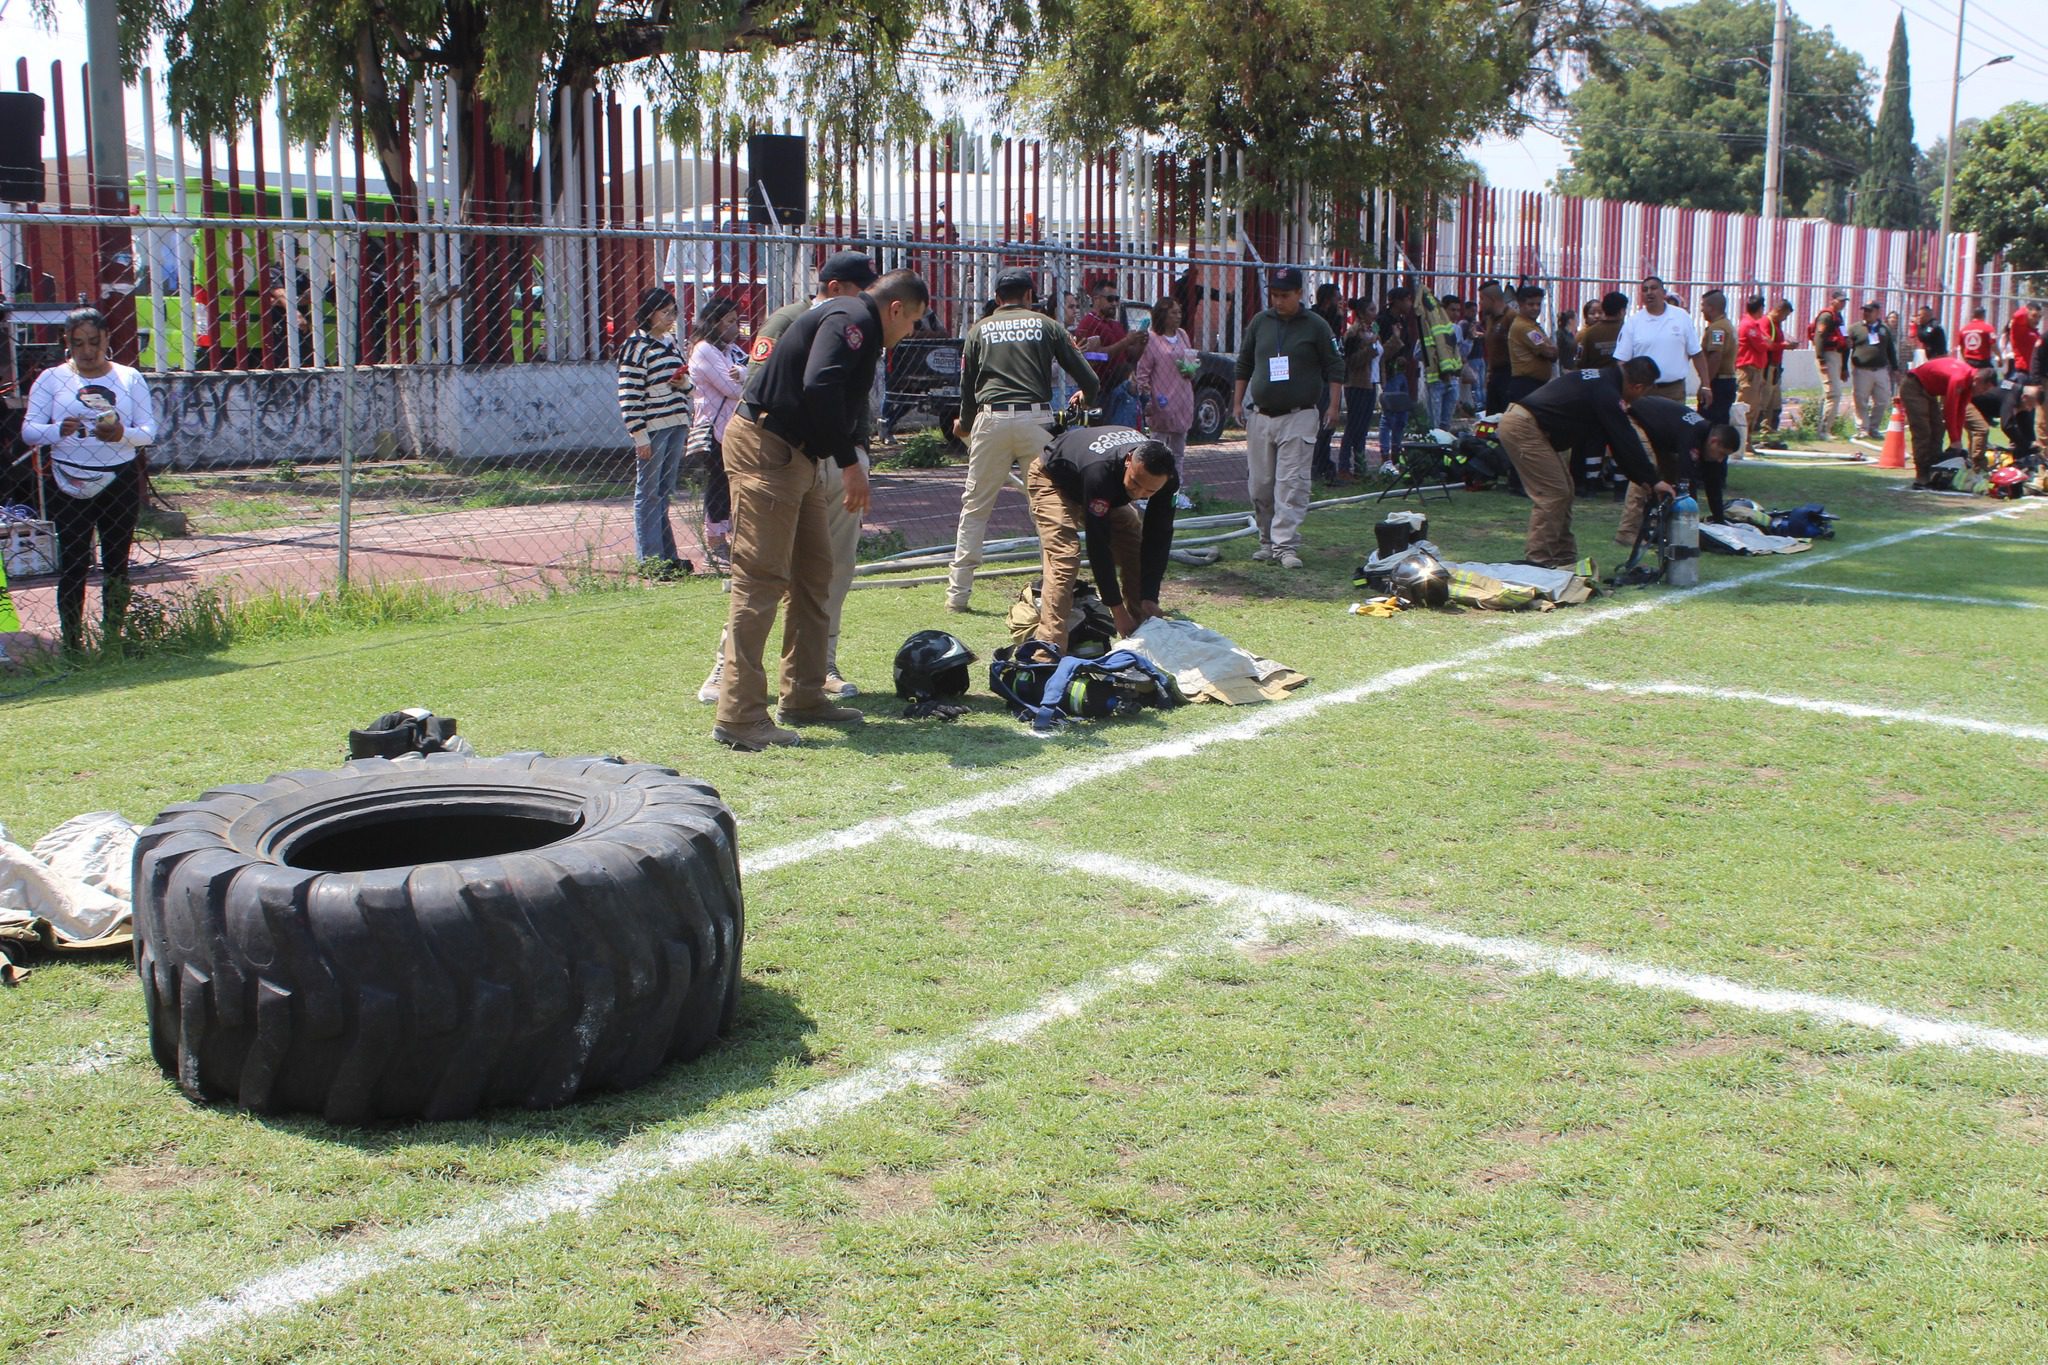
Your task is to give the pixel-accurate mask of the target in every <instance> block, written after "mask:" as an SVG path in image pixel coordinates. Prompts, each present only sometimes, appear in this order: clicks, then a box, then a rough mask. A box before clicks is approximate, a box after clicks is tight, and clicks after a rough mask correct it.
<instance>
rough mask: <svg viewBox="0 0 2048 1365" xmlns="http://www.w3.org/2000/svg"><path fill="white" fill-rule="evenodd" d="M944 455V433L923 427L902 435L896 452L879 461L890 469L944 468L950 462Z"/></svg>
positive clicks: (934, 428) (935, 428) (945, 452)
mask: <svg viewBox="0 0 2048 1365" xmlns="http://www.w3.org/2000/svg"><path fill="white" fill-rule="evenodd" d="M946 455H947V443H946V436H945V433H944V432H942V431H940V430H939V429H938V428H937V427H925V428H923V429H922V430H919V431H913V432H912V433H910V435H908V436H906V437H904V438H903V444H902V445H900V446H898V447H897V448H896V453H895V454H894V455H892V456H890V457H888V458H887V459H885V460H883V461H881V462H880V463H881V464H882V465H884V466H885V467H887V468H891V469H944V468H945V467H946V465H947V464H948V463H950V461H949V460H948V459H947V458H946Z"/></svg>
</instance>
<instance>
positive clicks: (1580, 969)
mask: <svg viewBox="0 0 2048 1365" xmlns="http://www.w3.org/2000/svg"><path fill="white" fill-rule="evenodd" d="M912 837H914V838H916V839H919V840H921V841H923V842H924V843H927V844H929V845H931V846H932V847H934V848H944V849H951V850H955V851H958V852H963V853H972V854H977V855H980V856H983V857H1003V858H1013V859H1016V860H1019V861H1022V862H1027V863H1035V864H1037V865H1039V866H1041V867H1045V868H1050V869H1055V870H1059V871H1066V872H1076V873H1080V874H1082V875H1085V876H1089V877H1097V878H1112V879H1115V880H1117V881H1124V882H1130V883H1133V884H1135V885H1138V886H1143V887H1145V888H1147V889H1149V890H1153V891H1160V892H1165V893H1168V894H1178V895H1184V896H1200V897H1202V898H1203V899H1205V900H1208V901H1211V902H1213V903H1214V904H1216V905H1218V906H1221V907H1224V908H1225V909H1228V910H1231V911H1233V912H1236V913H1239V914H1244V915H1249V916H1251V917H1253V920H1254V922H1257V923H1262V924H1264V925H1266V926H1268V928H1269V930H1270V928H1271V927H1273V926H1279V925H1285V924H1290V923H1293V924H1301V923H1308V924H1321V925H1326V926H1328V927H1330V928H1332V929H1335V930H1337V931H1338V932H1340V933H1343V934H1345V935H1347V936H1348V937H1351V938H1375V939H1383V940H1386V941H1389V942H1393V943H1413V944H1419V945H1421V946H1423V947H1429V948H1444V949H1448V950H1450V951H1452V952H1457V953H1463V954H1465V955H1467V956H1470V957H1476V958H1480V959H1483V960H1485V961H1488V962H1497V963H1500V964H1502V965H1503V966H1508V967H1513V968H1515V969H1517V970H1519V971H1524V972H1544V973H1548V974H1550V975H1552V976H1559V977H1563V978H1565V979H1567V980H1575V981H1576V980H1584V981H1606V982H1612V983H1614V984H1616V985H1621V986H1633V987H1636V988H1638V989H1641V990H1653V991H1665V992H1669V993H1672V994H1676V995H1683V996H1686V997H1688V998H1690V999H1693V1000H1699V1001H1704V1002H1707V1003H1710V1004H1717V1005H1734V1006H1736V1007H1737V1008H1740V1009H1746V1010H1752V1011H1755V1012H1756V1013H1759V1014H1798V1015H1805V1016H1807V1017H1809V1018H1812V1019H1817V1020H1819V1021H1821V1022H1822V1023H1828V1024H1845V1025H1849V1026H1852V1027H1855V1028H1862V1029H1870V1030H1873V1031H1875V1032H1879V1033H1885V1034H1889V1035H1891V1036H1892V1037H1893V1038H1895V1039H1897V1040H1898V1041H1899V1042H1901V1043H1904V1044H1906V1045H1908V1046H1921V1045H1934V1046H1940V1047H1952V1048H1961V1049H1965V1050H1969V1049H1976V1050H1981V1051H1985V1052H1999V1053H2005V1054H2007V1055H2009V1056H2015V1057H2048V1037H2042V1036H2039V1035H2037V1034H2031V1033H2017V1032H2014V1031H2012V1030H2010V1029H2002V1028H1993V1027H1990V1026H1988V1025H1984V1024H1969V1023H1958V1022H1955V1021H1952V1020H1947V1019H1932V1018H1928V1017H1926V1016H1924V1015H1917V1014H1907V1013H1905V1012H1903V1011H1901V1010H1895V1009H1889V1008H1887V1007H1885V1006H1883V1005H1873V1004H1869V1003H1866V1002H1864V1001H1861V1000H1847V999H1843V998H1841V997H1839V996H1832V995H1818V994H1814V993H1812V992H1808V991H1788V990H1777V989H1774V988H1772V987H1767V986H1752V985H1749V984H1747V983H1745V982H1741V981H1735V980H1731V979H1730V978H1728V977H1724V976H1713V975H1709V974H1707V973H1703V972H1688V971H1680V970H1676V969H1674V968H1670V967H1660V966H1657V965H1655V964H1653V963H1647V962H1631V961H1629V960H1628V959H1626V958H1618V957H1610V956H1608V955H1607V954H1605V953H1589V952H1584V951H1581V950H1579V949H1575V948H1553V947H1551V946H1550V945H1548V944H1545V943H1538V942H1536V941H1534V940H1532V939H1524V938H1508V937H1492V936H1482V935H1479V934H1468V933H1464V932H1461V931H1459V930H1456V929H1443V928H1438V927H1437V926H1435V925H1430V924H1416V923H1414V922H1412V921H1408V920H1399V919H1394V918H1392V917H1391V916H1388V915H1382V914H1378V913H1375V912H1372V911H1366V910H1354V909H1351V908H1350V907H1348V906H1342V905H1332V904H1330V903H1328V902H1325V901H1318V900H1313V899H1310V898H1309V897H1307V896H1297V895H1293V894H1291V893H1288V892H1284V891H1269V890H1264V889H1262V888H1259V887H1254V886H1243V885H1239V884H1237V883H1234V882H1226V881H1218V880H1216V879H1214V878H1210V877H1199V876H1192V875H1190V874H1187V873H1183V872H1176V871H1174V870H1173V869H1171V868H1166V867H1159V866H1156V865H1154V864H1149V863H1141V862H1135V861H1132V860H1130V859H1127V858H1119V857H1114V856H1111V855H1108V854H1101V853H1068V852H1053V851H1049V850H1045V849H1041V848H1036V847H1033V846H1031V845H1028V844H1019V843H1013V842H1011V841H1010V840H1007V839H991V838H987V837H985V836H982V835H978V834H964V833H960V832H958V831H954V830H945V829H921V830H918V831H916V833H915V834H914V835H913V836H912Z"/></svg>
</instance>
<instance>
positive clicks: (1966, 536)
mask: <svg viewBox="0 0 2048 1365" xmlns="http://www.w3.org/2000/svg"><path fill="white" fill-rule="evenodd" d="M1961 524H1962V523H1960V522H1958V523H1957V525H1961ZM1935 534H1936V535H1938V536H1950V537H1952V538H1954V539H1956V540H1993V541H1997V542H1998V543H1999V544H2001V545H2042V546H2048V540H2044V539H2040V538H2038V537H2034V536H1987V535H1982V534H1980V533H1978V532H1976V531H1936V532H1935Z"/></svg>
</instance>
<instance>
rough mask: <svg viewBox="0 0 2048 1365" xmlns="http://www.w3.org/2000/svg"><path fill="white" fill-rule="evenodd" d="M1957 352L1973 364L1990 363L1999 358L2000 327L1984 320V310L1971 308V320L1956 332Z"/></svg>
mask: <svg viewBox="0 0 2048 1365" xmlns="http://www.w3.org/2000/svg"><path fill="white" fill-rule="evenodd" d="M1956 353H1957V354H1958V355H1960V356H1962V358H1963V359H1965V360H1967V361H1969V362H1970V363H1971V364H1972V365H1990V364H1992V363H1994V362H1995V361H1996V360H1997V359H1998V329H1997V328H1995V327H1993V326H1992V325H1991V324H1990V323H1988V322H1986V321H1985V320H1984V310H1983V309H1982V308H1973V309H1971V310H1970V320H1969V321H1968V322H1966V323H1964V324H1963V330H1962V331H1960V332H1957V333H1956Z"/></svg>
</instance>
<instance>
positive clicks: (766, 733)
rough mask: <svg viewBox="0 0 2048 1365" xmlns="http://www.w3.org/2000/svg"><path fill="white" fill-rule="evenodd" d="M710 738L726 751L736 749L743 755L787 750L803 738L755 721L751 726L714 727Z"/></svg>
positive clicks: (792, 731) (765, 722)
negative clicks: (777, 749) (764, 750)
mask: <svg viewBox="0 0 2048 1365" xmlns="http://www.w3.org/2000/svg"><path fill="white" fill-rule="evenodd" d="M711 737H712V738H713V739H715V740H717V741H718V742H719V743H720V744H723V745H724V746H725V747H726V748H728V749H737V750H739V751H740V752H741V753H743V754H758V753H760V752H761V751H762V750H763V749H773V748H789V747H792V746H794V745H798V744H801V743H803V742H804V737H803V736H802V735H800V734H798V733H797V732H796V731H794V730H785V729H783V728H782V727H780V726H778V725H770V724H769V723H768V722H767V721H765V720H763V721H756V722H755V723H754V724H752V725H714V726H712V727H711Z"/></svg>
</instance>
